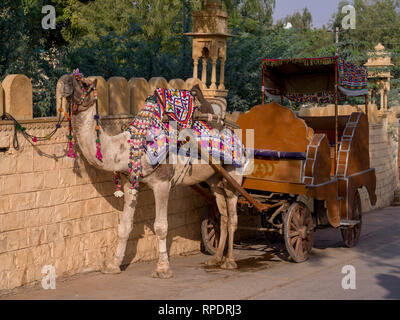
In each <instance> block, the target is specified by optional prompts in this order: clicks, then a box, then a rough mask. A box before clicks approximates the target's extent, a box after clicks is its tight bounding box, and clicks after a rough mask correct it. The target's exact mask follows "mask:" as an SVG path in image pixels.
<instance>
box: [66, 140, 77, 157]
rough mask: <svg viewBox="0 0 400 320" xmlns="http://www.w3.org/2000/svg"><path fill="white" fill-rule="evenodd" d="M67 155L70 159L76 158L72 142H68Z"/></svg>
mask: <svg viewBox="0 0 400 320" xmlns="http://www.w3.org/2000/svg"><path fill="white" fill-rule="evenodd" d="M68 157H69V158H72V159H75V158H76V154H75V152H74V145H73V144H72V142H68Z"/></svg>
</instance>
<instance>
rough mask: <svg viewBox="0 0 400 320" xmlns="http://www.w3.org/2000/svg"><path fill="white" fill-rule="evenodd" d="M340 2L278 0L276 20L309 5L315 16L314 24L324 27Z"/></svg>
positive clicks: (326, 0)
mask: <svg viewBox="0 0 400 320" xmlns="http://www.w3.org/2000/svg"><path fill="white" fill-rule="evenodd" d="M339 2H340V0H276V7H275V12H274V21H277V20H279V19H281V18H284V17H286V16H288V15H292V14H293V13H295V12H296V11H302V10H303V8H304V7H307V8H308V10H309V11H310V12H311V14H312V17H313V26H314V27H322V26H323V25H324V24H325V25H328V22H329V20H330V19H331V17H332V14H333V13H335V12H336V10H337V7H338V4H339Z"/></svg>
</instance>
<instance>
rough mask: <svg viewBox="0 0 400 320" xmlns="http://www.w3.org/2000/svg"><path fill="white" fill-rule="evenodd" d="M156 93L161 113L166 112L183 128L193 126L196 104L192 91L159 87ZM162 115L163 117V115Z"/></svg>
mask: <svg viewBox="0 0 400 320" xmlns="http://www.w3.org/2000/svg"><path fill="white" fill-rule="evenodd" d="M156 95H157V100H158V104H159V106H160V109H161V113H166V114H167V115H168V117H169V118H171V119H173V120H175V121H177V122H178V123H179V125H180V126H181V127H182V128H190V127H192V124H193V119H192V117H193V111H194V104H193V96H192V95H191V93H190V91H187V90H178V89H164V88H157V89H156ZM160 116H161V118H162V116H163V115H162V114H161V115H160Z"/></svg>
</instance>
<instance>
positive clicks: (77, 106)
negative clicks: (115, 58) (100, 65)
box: [69, 74, 98, 115]
mask: <svg viewBox="0 0 400 320" xmlns="http://www.w3.org/2000/svg"><path fill="white" fill-rule="evenodd" d="M74 77H75V79H76V80H77V82H78V84H79V87H80V88H81V90H82V92H83V95H82V97H81V98H80V101H79V102H77V101H74V94H72V98H71V99H70V101H69V108H70V110H71V112H72V114H73V115H77V114H79V113H81V112H84V111H87V110H88V109H89V108H90V107H92V106H93V104H95V103H96V114H98V106H97V89H96V87H95V85H94V83H93V82H92V81H89V80H88V79H86V78H82V77H80V76H77V75H75V74H74ZM85 84H86V85H87V88H85ZM91 92H93V93H94V99H93V101H91V102H90V103H89V104H87V105H84V102H85V99H86V97H87V96H88V95H89V94H90V93H91Z"/></svg>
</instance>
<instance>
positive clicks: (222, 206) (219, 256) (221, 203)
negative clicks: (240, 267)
mask: <svg viewBox="0 0 400 320" xmlns="http://www.w3.org/2000/svg"><path fill="white" fill-rule="evenodd" d="M213 182H214V181H213ZM210 185H211V190H212V192H213V194H214V196H215V201H216V203H217V207H218V211H219V214H220V216H221V219H220V220H221V224H220V238H219V243H218V248H217V251H216V253H215V254H214V256H212V257H211V258H210V259H208V260H207V261H206V262H205V264H206V265H208V266H219V265H221V264H222V260H223V255H224V250H225V244H226V238H227V235H228V232H227V225H228V211H227V202H226V194H225V191H224V189H223V188H222V187H221V181H219V182H215V183H210Z"/></svg>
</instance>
